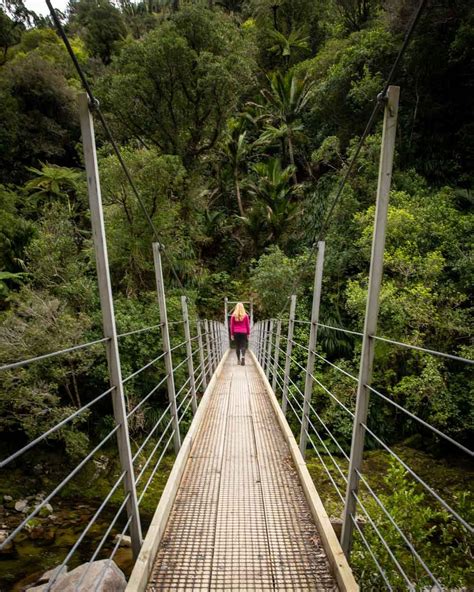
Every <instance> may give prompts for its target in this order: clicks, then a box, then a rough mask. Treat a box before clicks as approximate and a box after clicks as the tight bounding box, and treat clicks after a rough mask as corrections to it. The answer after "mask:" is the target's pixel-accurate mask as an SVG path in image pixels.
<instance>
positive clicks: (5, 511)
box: [0, 447, 474, 592]
mask: <svg viewBox="0 0 474 592" xmlns="http://www.w3.org/2000/svg"><path fill="white" fill-rule="evenodd" d="M397 452H398V453H399V454H402V456H403V457H404V458H407V456H409V457H410V463H409V464H410V465H411V466H413V468H414V469H415V470H416V471H417V472H419V474H420V475H421V476H422V477H423V478H428V480H429V482H430V483H431V484H432V485H433V486H434V487H435V489H437V490H438V491H440V490H443V491H444V493H445V494H446V493H448V496H449V498H455V497H456V496H457V495H458V494H460V493H461V492H463V491H469V490H471V491H472V486H473V484H474V470H473V468H472V466H466V465H465V464H459V463H457V462H456V459H449V460H448V459H445V460H440V459H439V458H435V457H433V456H431V455H428V454H426V453H424V452H421V451H419V450H415V449H411V448H409V447H403V449H402V448H399V449H397ZM48 458H49V460H50V461H51V462H50V466H53V465H55V464H56V465H57V464H58V463H57V461H58V457H57V454H54V453H49V455H48V453H45V454H43V455H42V457H41V462H42V463H43V464H47V463H48ZM323 459H324V460H325V462H326V464H328V466H329V465H330V462H331V461H330V460H329V459H328V458H327V457H325V456H323ZM338 460H339V462H340V464H341V468H343V469H344V470H345V466H344V462H343V459H338ZM407 460H408V458H407ZM307 461H308V468H309V470H310V472H311V474H312V476H313V479H314V480H315V483H316V485H317V488H318V490H319V492H320V495H321V498H322V500H323V502H324V503H325V505H326V509H327V511H328V514H329V515H330V516H331V517H332V518H335V519H336V520H337V519H338V518H339V516H340V507H339V504H338V503H336V501H335V500H336V496H334V492H333V486H332V484H331V483H330V481H329V479H328V478H327V476H326V474H325V472H324V470H322V469H321V466H320V462H319V460H318V459H317V457H316V456H315V455H313V454H311V452H310V451H308V457H307ZM172 463H173V457H172V456H170V457H168V458H166V462H165V464H164V470H163V472H162V473H160V474H158V475H157V477H156V479H155V481H154V482H153V484H152V487H150V491H149V492H147V495H146V496H145V497H144V499H143V513H142V523H143V527H144V530H145V531H146V528H147V526H148V524H149V522H150V520H151V517H152V515H153V511H154V508H155V507H156V504H157V503H158V500H159V497H160V495H161V492H162V490H163V487H164V485H165V483H166V479H167V477H168V474H169V471H170V469H171V466H172ZM388 463H389V458H388V455H387V454H386V453H384V452H382V451H372V452H369V453H366V458H365V461H364V473H365V474H366V475H371V476H372V477H371V479H370V481H371V483H372V486H373V487H374V488H375V489H376V491H379V492H380V491H383V492H385V493H386V494H387V493H388V491H387V487H386V484H385V483H384V476H385V474H386V472H387V466H388ZM116 471H117V467H116V466H113V463H112V462H111V463H109V465H108V468H107V470H104V471H103V472H102V473H101V474H100V475H99V476H97V472H96V473H95V475H96V478H95V480H91V475H90V474H87V473H86V474H84V475H82V477H79V479H78V480H77V482H76V483H75V484H73V485H72V486H71V487H69V488H68V489H67V491H66V495H65V496H64V497H61V498H54V499H53V500H52V501H51V504H52V506H53V507H52V512H51V513H50V515H48V516H44V517H41V518H39V519H33V520H32V521H31V524H30V525H29V528H28V529H27V530H25V531H24V532H22V533H21V534H20V535H18V537H17V538H16V540H15V544H14V548H13V549H12V550H11V551H10V552H8V553H5V554H3V555H0V592H9V591H15V592H19V591H21V590H24V589H25V588H26V587H28V586H29V585H32V584H33V583H34V582H35V581H36V579H37V578H38V577H39V576H40V575H41V574H42V573H44V572H45V571H46V570H48V569H50V568H52V567H55V566H57V565H59V564H60V563H61V562H62V561H63V559H64V558H65V556H66V555H67V553H68V552H69V550H70V549H71V547H72V545H73V544H74V543H75V541H76V540H77V538H78V536H79V535H80V534H81V533H82V531H83V530H84V528H85V526H86V525H87V524H88V522H89V520H90V519H91V517H92V516H93V514H94V512H95V511H96V509H97V508H98V506H99V505H100V503H101V501H102V500H103V498H104V497H105V495H106V494H107V492H108V491H109V490H110V487H111V485H112V483H113V476H114V475H115V474H116ZM58 476H59V473H58V474H56V473H54V474H51V473H50V474H49V475H48V479H47V482H46V483H45V479H44V475H42V476H39V477H37V478H34V477H33V476H32V474H31V471H30V472H29V473H28V474H24V475H22V473H21V471H20V469H17V470H15V471H14V472H12V473H10V476H8V475H6V477H7V479H2V481H1V484H0V502H1V501H2V499H4V496H5V495H6V496H7V498H9V497H12V500H8V501H7V502H6V503H5V501H4V503H3V504H1V503H0V529H6V530H10V531H11V530H12V529H13V528H14V527H15V526H16V525H18V524H19V522H20V521H21V520H22V519H23V517H24V514H22V513H20V512H17V511H15V509H14V506H15V503H16V502H17V501H18V499H20V498H22V497H26V491H28V492H29V493H30V494H33V495H38V494H40V493H41V492H45V491H50V490H51V484H53V483H54V482H55V481H56V480H57V477H58ZM48 484H49V485H48ZM340 486H341V488H342V489H343V483H342V481H341V483H340ZM87 487H89V489H85V488H87ZM75 491H76V492H79V491H81V492H84V491H85V492H86V495H79V496H78V495H74V492H75ZM121 495H122V494H121V493H120V492H119V495H118V496H117V497H116V498H112V500H111V504H110V505H109V506H107V507H106V508H105V510H104V511H103V513H102V514H101V516H100V519H99V520H98V521H97V522H96V523H95V524H94V525H93V526H92V527H91V529H90V532H89V533H88V534H87V535H86V537H85V539H84V541H83V542H82V543H81V545H80V546H79V548H78V551H77V552H76V553H75V554H74V556H73V557H72V558H71V560H70V561H69V563H68V565H69V568H70V569H71V568H74V567H76V566H77V565H80V564H81V563H85V562H87V561H89V560H90V558H91V556H92V554H93V553H94V551H95V549H96V548H97V545H98V544H99V542H100V541H101V539H102V537H103V534H104V532H105V530H106V529H107V527H108V526H109V524H110V521H111V520H112V518H113V517H114V516H115V513H116V511H117V509H118V507H119V505H120V501H121V499H122V498H121ZM29 497H31V495H30V496H29ZM427 501H428V498H427ZM30 503H32V504H33V503H34V500H32V501H31V502H30ZM123 524H124V517H121V518H120V519H119V520H118V522H117V524H116V527H115V528H114V529H113V530H112V532H111V534H110V536H109V537H108V539H107V541H106V542H105V544H104V547H103V549H102V552H101V553H100V555H99V557H98V558H99V559H102V558H107V557H108V556H109V555H110V552H111V551H112V549H113V548H114V537H115V535H116V534H117V533H120V532H121V530H122V528H123ZM115 561H116V563H117V564H118V566H119V567H120V569H121V570H122V571H123V572H124V573H125V574H126V575H129V573H130V571H131V567H132V552H131V549H130V548H129V547H120V548H119V549H118V551H117V554H116V555H115Z"/></svg>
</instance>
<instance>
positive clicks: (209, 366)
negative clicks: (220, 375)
mask: <svg viewBox="0 0 474 592" xmlns="http://www.w3.org/2000/svg"><path fill="white" fill-rule="evenodd" d="M204 337H205V339H206V349H207V371H208V375H207V378H208V380H209V382H210V381H211V376H212V355H211V340H210V337H209V321H208V320H207V319H204Z"/></svg>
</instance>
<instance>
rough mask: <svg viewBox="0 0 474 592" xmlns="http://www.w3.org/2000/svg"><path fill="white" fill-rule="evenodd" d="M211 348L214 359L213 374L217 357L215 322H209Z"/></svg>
mask: <svg viewBox="0 0 474 592" xmlns="http://www.w3.org/2000/svg"><path fill="white" fill-rule="evenodd" d="M211 347H212V352H213V358H214V372H215V371H216V368H217V357H218V355H219V354H218V352H217V336H216V321H211Z"/></svg>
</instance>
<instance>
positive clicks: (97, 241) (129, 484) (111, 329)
mask: <svg viewBox="0 0 474 592" xmlns="http://www.w3.org/2000/svg"><path fill="white" fill-rule="evenodd" d="M79 112H80V120H81V131H82V143H83V147H84V162H85V165H86V173H87V189H88V193H89V207H90V211H91V224H92V236H93V239H94V249H95V259H96V266H97V279H98V284H99V298H100V308H101V311H102V326H103V331H104V337H107V338H108V341H107V342H106V350H107V363H108V369H109V380H110V386H111V387H113V391H112V404H113V410H114V418H115V423H116V424H117V425H118V426H120V427H119V429H118V430H117V445H118V452H119V458H120V466H121V468H122V470H123V471H125V478H124V489H125V493H126V494H127V495H128V496H129V498H128V501H127V515H128V517H129V518H131V522H130V536H131V539H132V549H133V554H134V556H135V558H137V557H138V554H139V553H140V547H141V546H142V542H143V537H142V527H141V523H140V513H139V509H138V502H137V490H136V486H135V474H134V470H133V461H132V452H131V447H130V437H129V433H128V422H127V410H126V406H125V396H124V390H123V382H122V370H121V368H120V354H119V347H118V340H117V328H116V326H115V314H114V302H113V298H112V285H111V281H110V271H109V258H108V253H107V243H106V238H105V225H104V213H103V209H102V196H101V191H100V180H99V169H98V165H97V153H96V146H95V135H94V122H93V120H92V116H91V114H90V111H89V103H88V99H87V95H86V94H85V93H81V94H80V95H79Z"/></svg>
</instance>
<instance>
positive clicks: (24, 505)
mask: <svg viewBox="0 0 474 592" xmlns="http://www.w3.org/2000/svg"><path fill="white" fill-rule="evenodd" d="M15 510H16V511H17V512H23V513H26V512H28V510H29V507H28V500H26V499H22V500H18V501H17V502H16V504H15Z"/></svg>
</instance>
